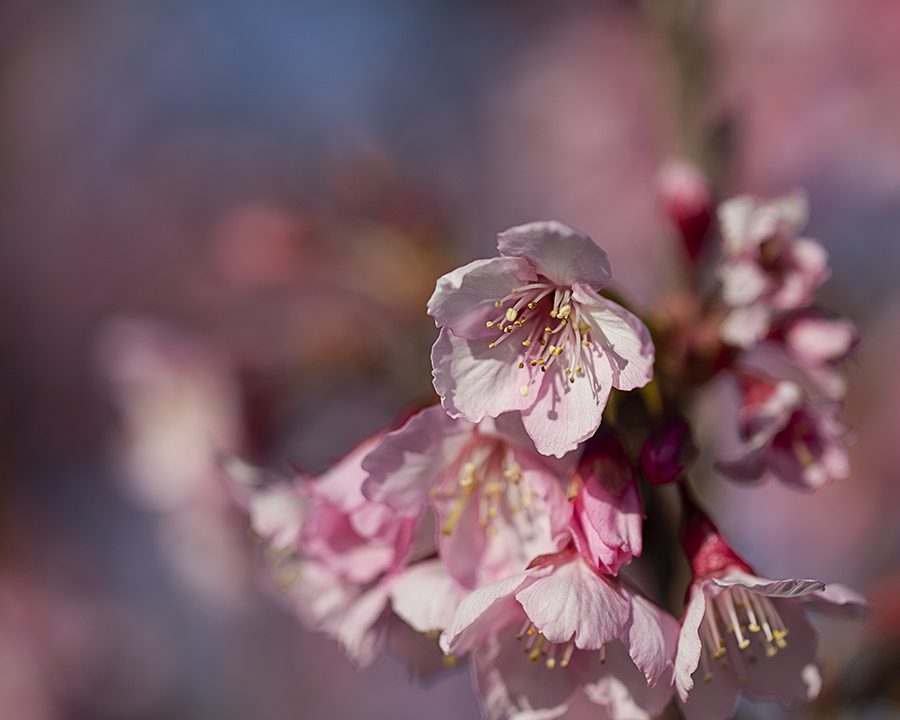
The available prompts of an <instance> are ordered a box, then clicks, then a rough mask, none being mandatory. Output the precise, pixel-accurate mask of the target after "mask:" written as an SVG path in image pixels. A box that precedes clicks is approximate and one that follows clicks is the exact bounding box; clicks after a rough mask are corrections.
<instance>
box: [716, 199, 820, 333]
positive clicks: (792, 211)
mask: <svg viewBox="0 0 900 720" xmlns="http://www.w3.org/2000/svg"><path fill="white" fill-rule="evenodd" d="M807 215H808V205H807V201H806V198H805V196H803V195H800V194H793V195H787V196H785V197H782V198H779V199H777V200H772V201H764V200H761V199H759V198H754V197H750V196H740V197H736V198H732V199H731V200H727V201H726V202H724V203H722V205H720V206H719V224H720V225H721V229H722V241H723V242H722V259H721V262H720V265H719V272H718V275H719V279H720V281H721V282H722V299H723V300H724V302H725V304H726V305H727V306H728V307H729V308H731V312H730V314H729V315H728V317H727V318H726V319H725V322H724V323H723V324H722V330H721V333H722V338H723V339H724V340H725V341H726V342H728V343H730V344H732V345H736V346H738V347H749V346H751V345H753V344H755V343H757V342H759V341H760V340H762V339H763V338H764V337H765V336H766V335H767V334H768V332H769V329H770V327H771V325H772V319H773V317H774V315H775V314H776V313H778V312H784V311H788V310H795V309H797V308H800V307H803V306H805V305H808V304H809V303H810V302H811V300H812V296H813V293H814V292H815V290H816V289H817V288H818V287H819V286H820V285H821V284H822V283H823V282H825V280H827V279H828V277H829V274H830V270H829V268H828V254H827V253H826V251H825V249H824V248H823V247H822V246H821V245H820V244H819V243H818V242H817V241H815V240H811V239H809V238H804V237H798V235H799V233H800V231H802V229H803V228H804V226H805V225H806V221H807Z"/></svg>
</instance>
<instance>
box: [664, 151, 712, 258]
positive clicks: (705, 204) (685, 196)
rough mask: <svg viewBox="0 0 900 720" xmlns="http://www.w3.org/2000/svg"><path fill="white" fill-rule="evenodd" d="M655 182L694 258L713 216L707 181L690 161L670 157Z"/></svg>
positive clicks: (690, 255)
mask: <svg viewBox="0 0 900 720" xmlns="http://www.w3.org/2000/svg"><path fill="white" fill-rule="evenodd" d="M657 185H658V187H659V193H660V196H661V197H662V201H663V206H664V208H665V211H666V214H667V215H668V216H669V218H670V219H671V220H672V222H674V223H675V226H676V227H677V228H678V233H679V235H680V236H681V240H682V242H683V243H684V249H685V251H686V252H687V254H688V257H689V258H690V259H691V261H692V262H693V261H696V260H697V258H698V257H699V255H700V253H701V252H702V250H703V247H704V244H705V241H706V237H707V235H708V234H709V227H710V225H711V224H712V219H713V198H712V192H711V191H710V188H709V183H708V182H707V180H706V178H705V177H704V176H703V174H702V173H701V172H700V171H699V170H698V169H697V167H696V166H695V165H693V164H692V163H690V162H688V161H686V160H670V161H669V162H667V163H666V164H664V165H663V166H662V167H661V168H660V170H659V174H658V175H657Z"/></svg>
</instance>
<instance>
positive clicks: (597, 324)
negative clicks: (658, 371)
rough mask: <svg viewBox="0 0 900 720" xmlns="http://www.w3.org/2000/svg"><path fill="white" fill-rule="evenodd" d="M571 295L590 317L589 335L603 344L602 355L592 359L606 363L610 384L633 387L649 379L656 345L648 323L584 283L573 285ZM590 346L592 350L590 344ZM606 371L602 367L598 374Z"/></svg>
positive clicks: (618, 386) (630, 388) (625, 387)
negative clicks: (610, 375) (645, 323)
mask: <svg viewBox="0 0 900 720" xmlns="http://www.w3.org/2000/svg"><path fill="white" fill-rule="evenodd" d="M572 296H573V298H574V299H575V300H576V302H578V303H580V304H581V306H582V307H581V310H582V314H584V315H586V316H587V317H588V318H589V320H590V324H591V325H592V328H591V337H592V338H593V339H594V340H595V341H596V342H597V343H599V344H600V346H601V347H602V348H603V356H602V357H600V358H597V359H595V360H594V364H595V366H596V365H597V364H599V363H607V364H608V365H609V369H610V372H611V373H612V384H613V386H614V387H616V388H618V389H619V390H633V389H635V388H638V387H643V386H644V385H646V384H647V383H648V382H650V380H652V379H653V362H654V359H655V349H654V347H653V340H652V339H651V338H650V332H649V331H648V330H647V326H646V325H644V323H643V322H641V320H640V319H639V318H638V317H637V316H636V315H634V314H633V313H631V312H629V311H628V310H626V309H625V308H623V307H622V306H621V305H618V304H617V303H614V302H612V301H611V300H607V299H606V298H604V297H601V296H600V295H598V294H597V293H595V292H593V291H592V290H591V289H590V288H586V287H584V286H583V285H576V286H575V287H574V288H573V293H572ZM591 350H592V351H594V350H595V348H594V347H593V345H592V347H591ZM606 375H607V373H606V371H605V369H604V371H603V373H602V374H601V375H600V377H605V376H606ZM575 384H576V385H577V384H578V383H577V382H576V383H575Z"/></svg>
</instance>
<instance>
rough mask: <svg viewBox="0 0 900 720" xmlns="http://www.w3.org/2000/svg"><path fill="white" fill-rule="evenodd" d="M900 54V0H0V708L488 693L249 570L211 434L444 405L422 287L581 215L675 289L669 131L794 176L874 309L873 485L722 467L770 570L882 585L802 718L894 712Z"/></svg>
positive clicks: (348, 429)
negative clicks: (295, 599) (810, 486)
mask: <svg viewBox="0 0 900 720" xmlns="http://www.w3.org/2000/svg"><path fill="white" fill-rule="evenodd" d="M898 67H900V5H898V4H897V3H896V2H893V0H795V1H794V2H791V3H784V2H781V1H779V0H731V1H729V2H719V3H717V2H702V1H700V0H679V1H678V2H675V1H664V0H659V1H658V2H657V1H651V0H648V1H646V2H634V1H632V2H625V1H624V0H620V1H618V2H613V1H612V0H609V1H603V0H590V1H585V2H576V1H574V0H566V1H562V0H558V1H556V2H552V3H549V2H539V1H537V0H534V1H532V0H506V1H501V0H494V1H488V0H480V1H479V0H452V1H451V0H383V1H382V2H373V1H371V0H343V1H342V2H330V1H329V0H302V1H301V0H266V1H264V2H262V1H261V2H248V1H244V2H241V1H239V0H187V1H179V2H169V1H167V0H133V1H132V2H127V3H124V2H118V1H116V0H81V1H80V2H72V3H54V2H40V1H39V0H5V1H4V2H3V3H2V4H0V328H2V332H0V345H2V348H0V402H2V405H0V707H2V708H3V710H2V713H0V714H2V715H3V717H10V718H15V719H16V720H68V719H82V718H83V719H86V720H87V719H89V720H94V719H97V720H104V719H109V720H113V719H114V720H145V719H146V720H151V719H153V720H167V719H171V720H175V719H181V718H185V719H190V720H194V719H196V720H206V719H210V720H212V719H215V720H230V719H234V720H238V719H242V718H248V717H252V718H255V719H256V720H293V719H296V720H301V719H302V720H325V719H333V718H349V717H356V718H372V719H381V718H384V719H385V720H396V719H398V718H400V719H403V718H420V717H428V718H431V719H432V720H443V719H444V718H447V719H450V718H474V717H477V705H476V702H475V699H474V697H473V695H472V693H471V690H470V689H469V681H468V677H467V675H466V673H465V671H464V670H460V671H458V672H456V673H452V674H450V675H449V676H447V677H444V678H442V679H439V680H436V681H433V682H431V683H429V684H428V685H425V686H423V685H422V684H420V683H416V682H412V681H410V680H409V679H408V678H407V671H406V669H405V668H404V667H403V666H402V665H401V664H400V663H399V662H397V661H395V660H394V659H392V658H390V657H383V658H382V659H380V660H379V661H378V662H377V663H376V664H375V666H374V667H372V668H370V669H368V670H366V671H364V672H362V673H359V672H357V671H355V670H354V669H353V668H352V667H351V666H350V664H349V663H348V662H347V661H346V660H345V659H343V658H342V656H341V654H340V652H339V650H338V649H337V648H336V647H335V646H334V645H333V643H331V642H329V641H327V640H325V639H323V638H320V637H316V636H313V635H310V634H307V633H304V632H302V631H301V630H300V629H299V628H298V627H297V626H296V624H295V623H294V622H293V620H292V619H291V618H290V617H289V616H287V615H286V614H285V613H284V612H282V611H281V610H280V609H279V608H278V606H277V605H276V604H275V603H274V602H273V601H272V600H271V599H270V598H269V597H267V596H266V595H265V593H263V592H260V591H259V590H258V589H257V587H256V583H255V580H256V578H255V575H254V564H253V556H254V548H253V544H252V541H251V540H250V539H249V538H248V537H247V535H246V533H245V531H244V530H243V526H242V524H241V520H240V517H239V516H238V515H237V514H236V511H235V510H234V509H233V508H232V507H231V505H230V503H229V501H228V498H227V497H226V496H225V494H224V493H223V491H222V487H221V485H220V483H219V478H218V477H217V476H216V473H215V472H213V471H212V470H211V469H210V465H209V462H208V460H209V451H210V448H211V447H218V448H222V449H227V450H230V451H234V452H239V453H241V454H242V455H243V456H245V457H247V458H249V459H251V460H253V461H255V462H258V463H263V464H266V465H267V466H269V467H271V468H273V469H276V470H279V471H282V472H289V471H290V470H291V468H292V467H296V466H302V467H305V468H311V469H321V468H323V467H325V466H326V465H327V463H328V462H329V461H331V460H333V459H335V458H336V457H338V456H340V455H341V454H342V453H343V452H344V451H346V450H347V449H349V448H350V447H351V446H352V445H353V444H354V443H355V442H356V441H357V440H359V439H360V438H362V437H364V436H365V435H367V434H369V433H371V432H372V431H374V430H376V429H378V428H379V427H380V426H382V425H384V424H386V423H388V422H390V421H392V420H393V419H394V417H395V416H396V414H397V413H398V412H401V411H402V410H403V409H404V408H406V407H408V406H409V405H410V404H412V403H414V402H416V401H419V400H423V399H428V398H429V397H430V392H431V390H430V377H429V369H430V368H429V363H428V348H429V346H430V343H431V341H432V340H433V337H434V330H433V326H432V325H431V323H430V322H429V319H428V318H427V317H426V316H425V314H424V302H425V300H426V299H427V297H428V295H429V294H430V291H431V290H432V288H433V284H434V280H435V278H436V277H437V276H438V275H439V274H441V273H443V272H445V271H446V270H448V269H450V268H451V267H454V266H456V265H458V264H460V263H462V262H465V261H468V260H470V259H472V258H474V257H481V256H486V255H488V254H490V253H491V252H492V247H493V244H494V235H495V233H496V232H497V231H499V230H502V229H504V228H506V227H508V226H510V225H513V224H518V223H521V222H524V221H527V220H532V219H545V218H557V219H560V220H563V221H565V222H568V223H570V224H573V225H576V226H578V227H581V228H583V229H585V230H587V231H588V232H589V233H590V234H591V235H592V236H593V237H595V238H596V239H597V240H598V241H599V242H600V243H601V244H602V245H603V246H604V247H605V248H607V249H608V251H609V253H610V255H611V258H612V261H613V267H614V269H615V271H616V283H617V287H618V288H620V289H622V290H623V291H624V292H625V294H626V295H627V296H628V297H629V298H630V299H631V300H632V301H633V302H634V303H635V304H637V305H638V306H644V307H659V305H660V304H664V303H665V302H666V298H667V296H668V295H669V294H670V293H671V292H673V291H674V290H676V289H677V288H678V287H679V284H680V283H681V282H682V280H683V267H682V265H681V256H680V254H679V253H680V250H679V248H678V247H677V241H676V240H675V235H674V233H673V229H672V228H671V226H670V225H669V224H668V221H667V219H666V217H665V215H664V213H663V212H662V208H661V205H660V200H659V196H658V191H657V185H656V175H657V172H658V169H659V167H660V165H661V163H663V162H664V161H666V160H667V159H670V158H672V157H676V156H681V157H687V158H690V159H692V160H693V161H695V162H696V163H698V164H699V165H700V166H701V167H703V168H704V170H705V171H706V172H707V173H708V174H709V176H710V177H711V178H712V180H713V182H714V185H715V188H716V192H717V193H718V194H719V195H720V196H721V195H727V194H733V193H737V192H753V193H759V194H763V195H773V194H777V193H781V192H784V191H786V190H789V189H791V188H794V187H797V186H802V187H805V188H806V189H807V191H808V192H809V195H810V198H811V202H812V208H813V211H812V222H811V234H812V235H814V236H816V237H819V238H821V240H822V241H823V243H824V244H825V245H826V247H827V248H828V249H829V251H830V253H831V255H832V259H833V267H834V274H833V279H832V280H831V281H830V282H829V283H828V285H827V286H826V288H825V293H824V299H825V301H826V302H827V303H828V304H829V305H830V306H831V307H833V308H836V309H838V310H840V311H841V312H843V313H846V314H847V315H849V316H850V317H851V318H852V319H853V320H854V321H856V322H857V323H858V324H859V326H860V328H861V331H862V337H863V342H862V344H861V347H860V349H859V351H858V353H857V356H856V358H855V360H854V361H853V362H852V363H851V366H850V368H849V371H850V377H851V380H850V397H849V405H848V410H847V414H846V417H847V419H848V420H849V421H850V422H851V423H852V424H853V425H854V426H855V428H856V434H857V441H856V443H855V445H854V448H853V456H854V462H855V473H854V476H853V478H852V479H851V480H849V481H846V482H843V483H839V484H837V485H834V486H832V487H829V488H827V489H825V490H823V491H821V492H820V493H818V494H817V495H815V496H812V497H810V496H805V495H800V494H797V493H793V492H791V491H789V490H787V489H784V488H781V487H774V486H765V487H764V488H752V489H746V488H735V487H733V486H730V485H728V484H727V482H726V481H725V480H723V479H721V478H716V477H713V476H704V477H700V478H698V480H700V481H702V483H703V487H704V492H705V498H706V500H707V502H708V503H709V504H710V505H711V506H712V507H713V509H714V511H715V516H716V517H717V518H718V519H719V521H720V524H721V526H722V527H723V528H724V529H725V531H726V532H727V533H728V534H729V536H730V537H731V538H732V539H733V541H734V542H735V544H736V545H737V546H738V547H739V548H740V550H741V551H742V552H743V553H744V554H745V555H746V556H747V557H748V558H749V559H750V560H751V561H752V562H754V563H755V564H756V565H757V566H758V568H759V569H760V570H761V571H762V572H764V573H765V574H768V575H771V576H801V577H816V578H822V579H826V580H834V581H841V582H846V583H850V584H853V585H855V586H856V587H858V588H860V589H862V590H864V591H865V592H867V593H868V594H869V595H870V597H871V598H872V599H873V601H874V604H875V607H876V615H875V619H874V620H873V621H872V622H871V623H869V624H868V625H867V626H865V627H858V626H854V627H849V628H847V627H842V626H838V625H836V624H831V623H829V624H825V625H823V641H822V644H823V647H822V650H823V655H824V657H825V658H826V662H827V666H826V667H827V678H828V682H827V686H826V690H825V693H824V696H823V698H822V699H821V700H820V701H819V702H818V703H817V704H815V705H813V706H811V707H809V708H805V709H802V710H797V711H794V712H793V713H784V715H786V716H787V715H789V716H790V717H796V718H842V719H843V718H848V719H849V718H854V719H855V718H867V719H869V718H871V719H873V720H875V719H877V720H881V719H887V718H897V717H900V563H898V552H900V523H898V521H897V514H898V508H900V483H898V480H897V475H898V471H897V470H896V468H897V467H898V466H900V442H898V440H900V374H898V373H897V370H896V367H897V364H896V363H897V361H896V358H897V357H898V354H900V284H898V283H897V279H896V278H897V276H898V274H900V238H898V234H900V231H898V228H900V81H898V75H897V68H898ZM731 412H732V409H731V407H730V406H729V405H728V401H727V399H722V398H719V399H717V398H715V397H713V398H712V399H710V400H709V401H708V402H707V403H705V404H704V407H703V408H702V412H701V413H700V415H701V417H702V419H703V423H702V428H701V430H702V432H703V434H704V435H703V437H704V438H707V439H708V441H709V442H713V441H715V439H716V438H715V437H714V435H715V433H714V432H713V429H714V427H715V426H716V425H717V424H720V423H721V419H722V417H723V416H728V415H729V414H730V413H731ZM701 474H702V473H701ZM741 713H742V717H746V718H769V717H781V716H782V713H781V712H780V711H777V710H775V709H773V708H771V707H765V706H761V707H754V706H750V705H748V706H745V707H743V708H742V710H741Z"/></svg>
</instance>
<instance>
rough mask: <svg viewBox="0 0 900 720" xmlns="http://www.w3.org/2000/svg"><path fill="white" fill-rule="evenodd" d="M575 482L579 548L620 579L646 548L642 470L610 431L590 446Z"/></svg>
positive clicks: (574, 527) (574, 531) (574, 516)
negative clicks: (622, 569)
mask: <svg viewBox="0 0 900 720" xmlns="http://www.w3.org/2000/svg"><path fill="white" fill-rule="evenodd" d="M574 482H575V484H576V486H577V494H576V495H575V498H574V503H573V512H572V524H571V532H572V539H573V541H574V543H575V546H576V548H577V549H578V551H579V553H580V554H581V555H582V557H584V558H585V559H586V560H587V561H588V563H590V564H591V565H592V566H593V567H596V568H597V569H598V570H600V572H603V573H606V574H609V575H615V574H617V573H618V572H619V568H620V567H622V566H623V565H626V564H628V563H629V562H631V559H632V558H633V557H638V556H640V554H641V550H642V547H643V538H642V534H641V525H642V522H643V508H642V507H641V497H640V491H639V490H638V484H637V470H636V469H635V467H634V465H633V464H632V463H631V461H630V460H629V459H628V457H627V456H626V455H625V449H624V448H623V447H622V443H621V442H620V441H619V439H618V438H617V437H616V436H615V435H612V434H609V433H604V434H602V435H599V436H597V437H594V438H592V439H591V440H589V441H588V442H587V444H586V447H585V450H584V453H583V455H582V457H581V462H580V464H579V472H578V475H577V476H576V478H575V480H574Z"/></svg>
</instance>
